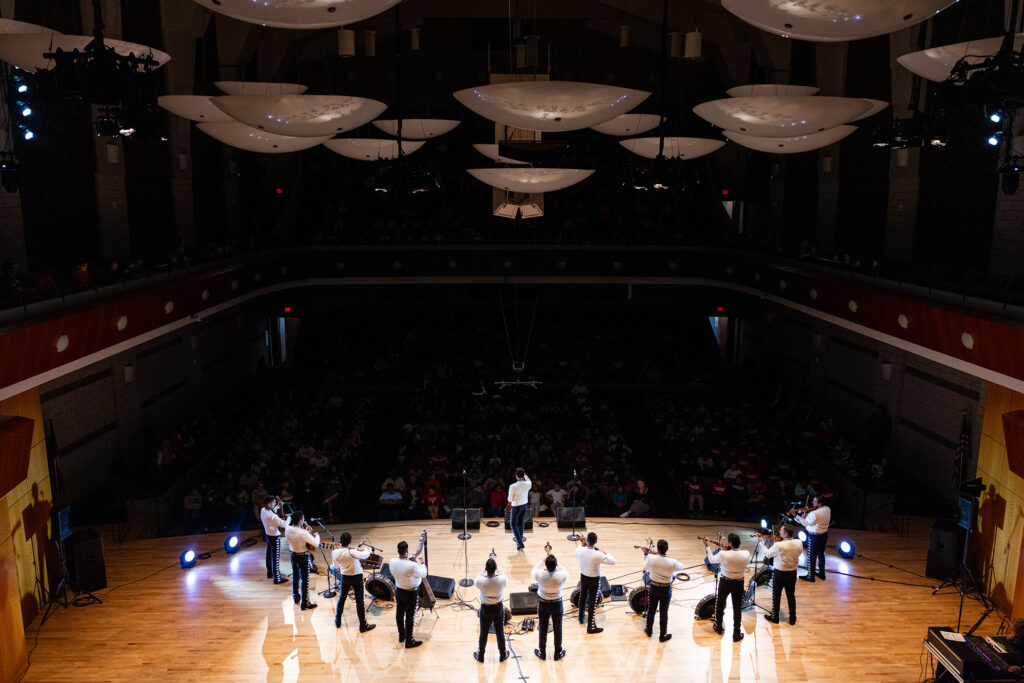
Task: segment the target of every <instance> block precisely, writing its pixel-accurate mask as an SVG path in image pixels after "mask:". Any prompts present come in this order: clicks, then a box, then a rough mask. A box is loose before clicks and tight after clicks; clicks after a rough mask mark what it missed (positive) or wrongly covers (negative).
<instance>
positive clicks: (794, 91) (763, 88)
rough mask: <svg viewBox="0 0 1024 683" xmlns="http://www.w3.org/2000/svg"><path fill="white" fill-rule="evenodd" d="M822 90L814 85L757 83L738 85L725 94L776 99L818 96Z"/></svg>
mask: <svg viewBox="0 0 1024 683" xmlns="http://www.w3.org/2000/svg"><path fill="white" fill-rule="evenodd" d="M819 92H821V88H816V87H814V86H813V85H775V84H772V83H755V84H753V85H737V86H736V87H735V88H729V89H728V90H726V91H725V94H726V95H728V96H729V97H760V96H762V95H767V96H769V97H774V96H778V95H785V96H792V95H817V94H818V93H819Z"/></svg>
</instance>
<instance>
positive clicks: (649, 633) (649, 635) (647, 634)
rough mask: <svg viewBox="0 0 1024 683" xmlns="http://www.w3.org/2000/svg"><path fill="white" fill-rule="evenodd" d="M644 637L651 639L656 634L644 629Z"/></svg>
mask: <svg viewBox="0 0 1024 683" xmlns="http://www.w3.org/2000/svg"><path fill="white" fill-rule="evenodd" d="M644 635H645V636H647V637H648V638H650V637H652V636H653V635H654V634H653V633H651V632H650V631H648V630H647V629H644Z"/></svg>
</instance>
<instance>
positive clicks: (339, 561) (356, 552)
mask: <svg viewBox="0 0 1024 683" xmlns="http://www.w3.org/2000/svg"><path fill="white" fill-rule="evenodd" d="M338 540H339V541H340V542H341V547H340V548H338V549H337V550H335V551H334V552H333V553H331V567H332V568H333V569H334V570H335V571H336V572H338V573H339V574H341V586H340V587H339V588H338V609H337V611H335V613H334V628H341V613H342V611H343V610H344V609H345V598H346V597H347V596H348V592H349V590H351V591H352V594H353V596H354V597H355V600H356V616H357V617H359V632H360V633H366V632H367V631H372V630H373V629H375V628H377V624H368V623H366V608H365V607H364V606H363V565H361V564H360V563H359V560H365V559H367V558H368V557H370V551H369V550H363V544H362V543H360V544H359V545H358V546H356V547H355V549H352V548H349V547H348V546H349V543H351V542H352V534H350V533H349V532H347V531H345V532H342V534H341V537H340V538H339V539H338Z"/></svg>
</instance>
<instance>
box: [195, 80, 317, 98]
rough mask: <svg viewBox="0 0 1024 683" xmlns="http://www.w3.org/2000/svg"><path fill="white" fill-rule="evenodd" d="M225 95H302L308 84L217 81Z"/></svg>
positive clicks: (218, 87)
mask: <svg viewBox="0 0 1024 683" xmlns="http://www.w3.org/2000/svg"><path fill="white" fill-rule="evenodd" d="M214 85H215V86H217V89H218V90H220V91H221V92H222V93H224V94H225V95H301V94H302V93H304V92H306V91H307V90H309V87H308V86H305V85H299V84H298V83H265V82H263V81H215V82H214Z"/></svg>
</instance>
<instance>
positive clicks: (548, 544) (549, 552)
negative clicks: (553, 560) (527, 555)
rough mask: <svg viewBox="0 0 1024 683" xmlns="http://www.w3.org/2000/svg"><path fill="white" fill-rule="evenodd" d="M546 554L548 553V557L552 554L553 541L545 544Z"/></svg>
mask: <svg viewBox="0 0 1024 683" xmlns="http://www.w3.org/2000/svg"><path fill="white" fill-rule="evenodd" d="M544 552H546V553H547V554H548V555H550V554H551V541H548V542H547V543H545V544H544Z"/></svg>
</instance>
